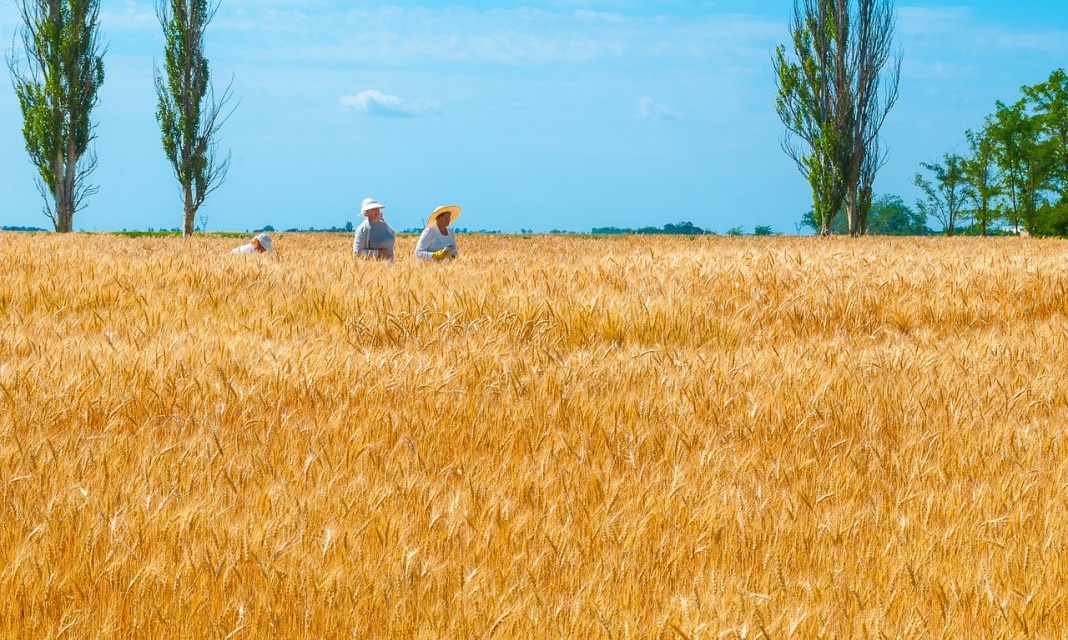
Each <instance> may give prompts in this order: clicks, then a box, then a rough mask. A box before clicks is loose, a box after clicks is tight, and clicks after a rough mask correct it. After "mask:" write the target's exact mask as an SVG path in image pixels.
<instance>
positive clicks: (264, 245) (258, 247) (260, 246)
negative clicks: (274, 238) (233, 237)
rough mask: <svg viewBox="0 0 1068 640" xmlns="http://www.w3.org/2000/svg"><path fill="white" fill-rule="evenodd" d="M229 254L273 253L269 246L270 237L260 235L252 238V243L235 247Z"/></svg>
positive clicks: (263, 234) (272, 248)
mask: <svg viewBox="0 0 1068 640" xmlns="http://www.w3.org/2000/svg"><path fill="white" fill-rule="evenodd" d="M230 253H274V247H273V246H271V236H269V235H267V234H266V233H261V234H259V235H258V236H256V237H254V238H252V242H250V243H248V244H243V245H241V246H240V247H235V248H234V250H233V251H231V252H230Z"/></svg>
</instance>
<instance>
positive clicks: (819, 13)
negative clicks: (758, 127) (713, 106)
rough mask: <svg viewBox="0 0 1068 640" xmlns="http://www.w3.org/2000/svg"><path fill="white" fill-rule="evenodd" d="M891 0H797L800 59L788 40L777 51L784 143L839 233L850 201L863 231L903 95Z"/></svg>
mask: <svg viewBox="0 0 1068 640" xmlns="http://www.w3.org/2000/svg"><path fill="white" fill-rule="evenodd" d="M893 14H894V11H893V3H892V2H891V1H890V0H795V2H794V15H793V21H792V23H791V27H790V32H791V41H792V42H791V44H792V50H793V59H791V58H788V56H787V50H786V47H785V46H783V45H780V46H778V47H777V48H776V50H775V54H774V56H773V60H772V62H773V65H774V70H775V76H776V81H777V85H778V92H777V96H776V102H775V108H776V112H777V113H778V115H779V118H780V119H781V120H782V122H783V124H784V125H785V126H786V130H787V132H786V135H785V137H784V138H783V142H782V146H783V150H784V151H785V152H786V153H787V155H789V156H790V157H791V158H793V160H794V162H795V163H796V164H797V166H798V169H799V170H800V171H801V173H802V174H803V175H804V176H805V177H806V179H807V180H808V181H809V184H810V185H811V187H812V198H813V215H814V218H815V221H816V223H817V224H818V225H819V231H820V233H821V234H828V233H831V228H832V224H833V222H834V218H835V217H836V216H837V215H838V213H839V212H840V211H841V210H842V209H843V207H844V208H845V211H846V214H847V217H848V222H849V229H850V233H852V234H854V235H860V234H861V233H863V232H864V225H865V222H866V219H867V215H868V209H869V207H870V205H871V195H872V189H871V187H872V184H874V180H875V174H876V172H877V171H878V169H879V167H880V166H881V165H882V164H883V162H884V159H883V157H882V155H881V153H880V148H879V142H878V141H879V131H880V129H881V127H882V124H883V122H884V120H885V119H886V115H887V113H888V112H889V110H890V109H891V108H892V107H893V105H894V103H895V102H896V100H897V87H898V79H899V77H900V71H901V59H900V56H897V57H896V59H895V61H894V62H893V63H892V64H891V65H890V67H889V68H888V69H889V71H888V72H886V73H884V69H887V64H888V63H890V62H891V53H890V47H891V45H892V42H893V34H894V17H893Z"/></svg>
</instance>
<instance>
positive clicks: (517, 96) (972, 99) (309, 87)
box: [0, 0, 1068, 233]
mask: <svg viewBox="0 0 1068 640" xmlns="http://www.w3.org/2000/svg"><path fill="white" fill-rule="evenodd" d="M792 7H793V2H792V0H763V1H759V2H757V1H745V0H723V1H704V2H703V1H700V0H690V1H684V0H645V1H641V2H639V1H628V0H623V1H616V2H612V1H608V0H604V1H596V0H592V1H566V0H538V1H531V2H525V3H524V2H519V3H513V2H509V3H503V2H448V1H446V2H423V3H411V4H403V5H400V4H385V3H372V2H359V1H356V2H352V1H341V0H303V1H295V2H283V1H281V0H222V1H221V5H220V8H219V11H218V13H217V15H216V18H215V21H214V22H213V23H212V25H211V26H210V28H209V31H208V37H207V55H208V57H209V59H210V61H211V69H212V72H213V74H214V76H215V84H216V86H217V87H218V88H220V89H221V88H222V87H224V86H225V85H226V83H228V82H229V81H230V80H231V79H232V81H233V87H232V88H233V92H234V94H235V96H236V98H237V99H238V100H239V103H238V104H237V107H236V110H235V111H234V113H233V116H232V117H231V118H230V120H229V121H228V122H227V123H226V125H225V126H224V128H223V130H222V137H221V140H220V144H221V147H222V148H223V149H224V150H226V149H228V150H230V151H231V152H232V154H233V156H232V164H231V168H230V173H229V177H228V179H227V181H226V183H225V184H224V185H222V187H220V188H219V190H218V191H216V192H215V193H213V194H212V195H211V196H210V197H209V199H208V201H207V202H206V204H205V205H204V206H203V208H202V210H201V218H202V219H206V221H207V230H209V231H222V230H235V231H243V230H246V229H254V228H257V227H261V226H264V225H268V224H270V225H273V226H274V227H275V228H277V229H286V228H290V227H300V228H306V227H308V226H314V227H319V228H321V227H330V226H334V225H337V226H343V225H344V224H345V222H346V221H352V222H354V223H356V222H358V221H359V213H358V205H359V202H360V201H361V200H362V199H363V198H364V197H366V196H372V197H374V198H376V199H378V200H380V201H381V202H383V203H385V205H386V210H385V213H386V219H387V220H388V221H389V222H390V223H391V224H392V225H393V226H394V228H396V229H407V228H414V227H419V226H420V225H421V224H423V222H424V221H425V220H426V216H427V214H428V213H429V212H430V211H431V210H433V208H434V207H436V206H438V205H440V204H451V203H457V204H460V205H461V206H462V207H463V208H464V217H463V220H462V221H461V223H460V226H461V227H467V228H469V229H491V230H500V231H506V232H509V231H518V230H520V229H532V230H534V231H549V230H553V229H561V230H569V231H589V230H590V229H591V228H593V227H604V226H619V227H641V226H661V225H663V224H665V223H669V222H671V223H675V222H683V221H689V222H692V223H693V224H696V225H698V226H701V227H704V228H707V229H711V230H714V231H717V232H721V233H722V232H725V231H727V230H729V229H731V228H735V227H742V228H744V229H745V230H746V231H747V232H751V231H752V229H753V227H754V226H755V225H770V226H771V227H772V228H773V229H774V230H775V231H777V232H782V233H795V232H796V231H797V224H798V222H799V221H800V219H801V216H802V214H803V213H804V212H805V211H807V210H808V209H809V208H810V206H811V202H810V192H809V188H808V185H807V183H806V182H805V180H804V178H803V177H802V176H801V174H800V173H799V172H798V171H797V168H796V166H795V165H794V163H793V162H792V161H791V160H790V159H789V158H788V157H787V156H786V155H785V154H784V153H783V152H782V150H781V147H780V138H781V136H782V134H783V127H782V124H781V123H780V122H779V120H778V118H777V116H776V115H775V112H774V94H775V86H774V78H773V74H772V69H771V52H772V50H773V48H774V47H775V45H777V44H779V43H782V42H785V41H786V39H787V37H788V32H787V27H788V22H789V17H790V15H791V11H792ZM896 9H897V15H898V19H897V44H898V46H899V47H900V49H901V51H902V53H903V56H904V62H903V67H902V77H901V89H900V90H901V96H900V99H899V102H898V105H897V106H896V107H895V109H894V110H893V111H892V112H891V114H890V117H889V118H888V120H887V122H886V125H885V127H884V129H883V133H884V142H885V145H886V147H887V149H888V153H889V155H888V160H887V164H886V166H885V167H884V168H883V169H882V171H881V172H880V174H879V177H878V179H877V181H876V185H875V186H876V191H877V193H892V194H896V195H899V196H901V197H903V198H904V199H905V200H906V202H908V203H910V204H911V203H913V202H914V200H915V199H916V198H917V197H918V195H919V194H918V192H917V190H916V188H915V187H914V186H912V176H913V175H914V174H915V173H916V172H917V170H919V168H920V166H919V165H920V163H921V162H925V161H926V162H930V161H934V160H938V159H939V158H941V156H942V154H943V153H946V152H948V151H954V150H955V151H961V152H963V151H964V132H965V130H966V129H969V128H976V127H978V126H979V125H980V124H981V123H982V121H983V118H984V117H985V116H986V115H987V114H990V113H992V112H993V110H994V103H995V101H996V100H1002V101H1005V102H1009V101H1015V100H1016V99H1018V97H1019V87H1020V86H1021V85H1024V84H1034V83H1037V82H1041V81H1043V80H1045V79H1046V78H1047V77H1048V76H1049V74H1050V72H1051V71H1053V70H1054V69H1057V68H1060V67H1065V66H1068V3H1064V2H1051V1H1049V0H1018V1H1015V2H1005V1H1004V0H983V1H974V2H945V1H932V2H923V1H919V0H913V1H912V2H901V1H899V2H897V3H896ZM101 22H102V28H103V35H104V40H105V41H106V42H107V43H108V46H109V48H108V52H107V55H106V58H105V67H106V73H107V76H106V80H105V84H104V87H103V89H102V91H101V95H100V98H101V102H100V105H99V106H98V107H97V109H96V111H95V112H94V113H95V120H96V121H97V123H98V126H97V135H98V139H97V142H96V152H97V155H98V158H99V166H98V168H97V170H96V172H95V173H93V174H92V176H91V181H92V182H93V183H94V184H96V185H98V187H99V192H98V193H97V194H96V195H95V196H93V197H92V198H91V199H90V200H89V202H88V205H87V207H86V208H85V209H84V210H82V211H80V212H78V213H77V214H76V216H75V220H74V223H75V228H76V229H85V230H118V229H148V228H173V227H179V226H180V225H181V203H180V201H179V194H178V188H177V182H176V180H175V179H174V176H173V172H172V170H171V168H170V166H169V164H168V163H167V161H166V159H165V158H164V156H163V151H162V148H161V145H160V141H159V129H158V126H157V124H156V121H155V99H156V98H155V92H154V86H153V68H154V65H155V64H156V62H157V61H159V60H161V59H162V47H163V38H162V34H161V29H160V26H159V23H158V22H157V20H156V17H155V12H154V8H153V3H152V2H151V0H149V1H144V0H139V1H134V0H102V2H101ZM16 25H17V15H16V7H15V2H13V1H11V0H6V1H5V2H3V3H0V35H6V37H4V38H2V39H0V41H2V42H4V43H5V53H7V54H8V55H10V51H11V49H10V45H9V44H6V43H11V42H12V37H13V35H14V33H15V29H16ZM10 87H11V81H10V77H9V73H8V70H7V68H6V66H4V67H3V68H2V69H0V225H20V226H39V227H44V228H51V223H50V221H49V220H48V219H47V218H46V217H45V216H44V215H43V213H42V211H41V207H42V201H41V198H40V195H39V194H38V192H37V189H36V186H35V185H34V180H33V177H34V170H33V168H32V167H31V166H30V164H29V160H28V158H27V156H26V153H25V151H24V145H23V141H22V137H21V116H20V114H19V112H18V106H17V102H16V100H15V97H14V94H13V92H12V90H11V88H10Z"/></svg>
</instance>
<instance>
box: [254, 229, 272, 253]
mask: <svg viewBox="0 0 1068 640" xmlns="http://www.w3.org/2000/svg"><path fill="white" fill-rule="evenodd" d="M256 239H257V240H259V241H260V246H261V247H263V248H264V249H266V250H267V253H274V247H272V246H271V236H269V235H267V234H266V233H261V234H260V235H258V236H256Z"/></svg>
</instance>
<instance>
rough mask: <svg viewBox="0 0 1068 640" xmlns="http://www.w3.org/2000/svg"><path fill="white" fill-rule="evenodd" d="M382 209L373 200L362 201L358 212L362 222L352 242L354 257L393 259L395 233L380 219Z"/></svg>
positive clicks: (382, 207) (379, 204)
mask: <svg viewBox="0 0 1068 640" xmlns="http://www.w3.org/2000/svg"><path fill="white" fill-rule="evenodd" d="M384 208H385V207H384V206H383V205H382V204H381V203H379V202H377V201H376V200H375V199H374V198H364V199H363V205H361V206H360V212H361V213H363V216H364V220H363V222H361V223H360V226H358V227H356V237H355V238H353V241H352V253H353V254H354V255H357V256H362V257H364V258H377V259H378V260H392V259H393V245H394V243H396V241H397V233H396V232H395V231H393V229H392V228H391V227H390V226H389V223H388V222H386V220H385V218H383V217H382V209H384Z"/></svg>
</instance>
